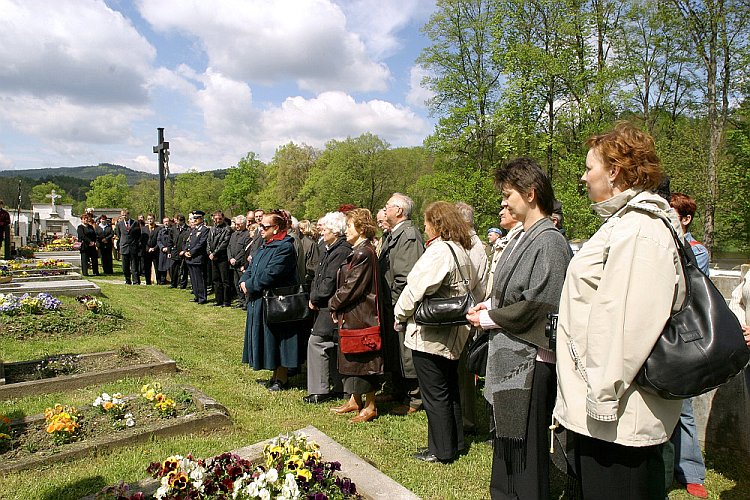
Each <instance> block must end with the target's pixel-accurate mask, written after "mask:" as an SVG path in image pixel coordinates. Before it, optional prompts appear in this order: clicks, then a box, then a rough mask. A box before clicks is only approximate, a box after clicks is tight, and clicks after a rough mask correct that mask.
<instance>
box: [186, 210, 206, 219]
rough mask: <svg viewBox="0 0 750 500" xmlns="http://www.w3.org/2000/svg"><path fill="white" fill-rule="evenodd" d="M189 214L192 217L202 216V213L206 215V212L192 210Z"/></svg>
mask: <svg viewBox="0 0 750 500" xmlns="http://www.w3.org/2000/svg"><path fill="white" fill-rule="evenodd" d="M190 215H192V216H193V217H201V218H202V217H203V216H204V215H206V212H204V211H203V210H193V211H192V212H190Z"/></svg>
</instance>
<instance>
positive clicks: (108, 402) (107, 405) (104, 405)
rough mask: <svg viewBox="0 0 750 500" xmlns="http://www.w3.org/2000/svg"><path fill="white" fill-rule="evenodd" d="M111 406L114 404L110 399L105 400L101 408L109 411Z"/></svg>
mask: <svg viewBox="0 0 750 500" xmlns="http://www.w3.org/2000/svg"><path fill="white" fill-rule="evenodd" d="M113 406H114V404H113V403H112V401H105V402H104V404H103V405H102V408H104V410H106V411H109V410H111V409H112V407H113Z"/></svg>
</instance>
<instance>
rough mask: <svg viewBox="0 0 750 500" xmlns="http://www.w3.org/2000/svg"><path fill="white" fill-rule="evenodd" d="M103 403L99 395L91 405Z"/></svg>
mask: <svg viewBox="0 0 750 500" xmlns="http://www.w3.org/2000/svg"><path fill="white" fill-rule="evenodd" d="M102 403H103V401H102V398H101V396H98V397H97V398H96V399H95V400H94V403H93V405H92V406H100V405H101V404H102Z"/></svg>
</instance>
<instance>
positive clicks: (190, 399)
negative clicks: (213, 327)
mask: <svg viewBox="0 0 750 500" xmlns="http://www.w3.org/2000/svg"><path fill="white" fill-rule="evenodd" d="M157 394H161V395H162V396H161V397H159V398H156V397H155V398H154V399H152V400H148V399H147V398H145V397H143V395H132V396H123V395H121V394H112V395H110V394H101V395H100V396H99V397H98V398H97V399H96V400H94V401H92V402H91V404H90V405H87V406H86V407H85V408H73V407H70V406H66V405H62V404H59V405H55V406H54V407H52V408H48V409H47V410H46V411H45V413H44V414H43V415H35V416H32V417H26V418H23V419H18V420H13V421H11V422H10V423H7V424H5V425H6V426H7V428H8V430H9V432H8V433H7V435H9V439H5V440H4V441H5V448H4V451H3V452H2V453H1V454H0V473H2V472H6V471H11V470H23V469H27V468H30V467H36V466H39V465H43V464H48V463H53V462H57V461H60V460H65V459H69V458H76V457H80V456H84V455H86V454H88V453H90V452H92V451H93V450H95V449H96V450H100V449H103V448H111V447H117V446H126V445H129V444H131V443H134V442H140V441H144V440H146V439H149V438H150V437H151V436H153V435H162V436H168V435H175V434H182V433H185V432H194V431H198V430H201V429H204V428H205V429H214V428H216V427H221V426H224V425H228V424H229V420H228V418H227V417H226V414H225V411H219V409H218V408H221V407H220V405H217V404H216V403H215V402H214V401H213V400H211V399H210V398H208V397H206V396H205V395H203V394H202V393H200V392H199V391H196V390H195V389H190V388H177V387H171V388H168V389H160V391H159V392H158V393H157ZM157 399H158V400H157ZM164 401H171V408H172V409H171V410H170V411H167V412H165V411H163V410H162V409H160V408H159V407H158V406H157V405H158V404H159V403H163V402H164ZM0 419H2V417H1V416H0Z"/></svg>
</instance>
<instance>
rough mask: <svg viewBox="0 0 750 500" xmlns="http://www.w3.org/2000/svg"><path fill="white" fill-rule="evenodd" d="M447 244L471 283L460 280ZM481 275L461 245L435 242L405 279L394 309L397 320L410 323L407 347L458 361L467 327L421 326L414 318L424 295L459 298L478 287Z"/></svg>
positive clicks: (438, 240)
mask: <svg viewBox="0 0 750 500" xmlns="http://www.w3.org/2000/svg"><path fill="white" fill-rule="evenodd" d="M448 245H450V246H452V247H453V251H454V252H456V258H457V259H458V262H459V264H460V265H461V272H463V275H464V277H465V278H466V279H467V280H468V281H469V283H468V284H466V283H464V282H462V281H461V277H460V275H459V273H458V269H457V268H456V263H455V260H454V258H453V254H452V253H451V251H450V249H449V248H448ZM478 274H479V273H478V272H477V270H476V269H475V268H474V266H473V264H472V262H471V259H470V257H469V253H468V252H467V250H466V249H464V248H463V247H461V245H458V244H456V243H454V242H452V241H449V242H446V241H442V240H441V239H439V238H438V239H436V240H434V241H432V242H431V243H430V245H429V246H428V247H427V248H426V249H425V252H424V254H422V256H421V257H420V258H419V260H418V261H417V263H416V264H414V267H413V268H412V270H411V272H410V273H409V275H408V276H407V277H406V287H405V288H404V291H403V292H401V295H400V296H399V298H398V302H396V307H395V309H394V314H395V317H396V321H398V322H401V323H407V325H406V335H405V339H404V345H405V346H406V347H408V348H409V349H412V350H415V351H420V352H426V353H429V354H437V355H438V356H443V357H445V358H448V359H453V360H456V359H458V358H459V357H460V356H461V351H462V350H463V348H464V345H465V344H466V340H467V339H468V338H469V331H470V330H469V326H468V325H466V326H447V327H427V326H421V325H417V324H416V323H415V322H414V318H413V315H414V312H415V311H416V310H417V306H419V303H420V302H421V301H422V299H423V298H424V297H425V296H435V297H457V296H458V295H461V294H464V293H467V292H468V290H470V289H471V290H473V289H474V288H476V287H477V286H478V284H479V278H478ZM475 298H476V297H475ZM477 300H479V299H477Z"/></svg>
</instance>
